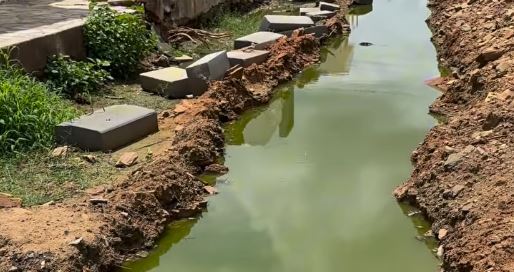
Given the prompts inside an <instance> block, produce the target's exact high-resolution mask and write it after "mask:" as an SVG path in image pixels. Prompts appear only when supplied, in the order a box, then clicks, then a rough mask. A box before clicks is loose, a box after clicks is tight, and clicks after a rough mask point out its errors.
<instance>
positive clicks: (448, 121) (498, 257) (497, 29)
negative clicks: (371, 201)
mask: <svg viewBox="0 0 514 272" xmlns="http://www.w3.org/2000/svg"><path fill="white" fill-rule="evenodd" d="M429 7H430V8H431V10H432V15H431V17H430V18H429V20H428V24H429V26H430V28H431V29H432V32H433V33H434V37H433V41H434V44H435V46H436V48H437V52H438V58H439V61H440V63H441V64H442V65H443V66H444V67H447V68H448V69H449V70H450V71H451V75H450V76H448V77H446V78H443V79H440V80H436V81H433V84H435V85H436V86H437V87H438V88H439V89H441V90H442V92H443V94H442V96H441V97H440V98H439V99H438V100H437V101H436V102H435V103H434V104H433V105H432V106H431V108H430V111H431V112H432V113H435V114H437V115H443V116H445V118H444V120H445V122H444V123H441V124H439V125H438V126H436V127H434V128H433V129H432V130H431V131H430V132H429V133H428V135H427V137H426V138H425V140H424V142H423V143H422V144H421V145H420V146H419V148H418V149H417V150H416V151H414V152H413V154H412V158H411V159H412V162H413V164H414V166H415V169H414V171H413V173H412V176H411V177H410V179H409V180H408V181H407V182H406V183H405V184H404V185H403V186H401V187H399V188H398V189H397V190H396V191H395V196H396V197H397V198H398V199H399V200H401V201H408V202H410V203H412V204H414V205H416V206H418V207H419V208H421V209H422V210H423V211H424V212H425V214H426V215H427V216H428V218H429V219H430V220H431V221H433V226H432V231H433V233H434V234H435V235H436V237H438V238H439V241H440V248H439V250H438V254H439V255H440V256H441V259H442V261H443V265H442V267H443V270H444V271H477V272H478V271H480V272H482V271H514V248H513V244H514V243H513V242H514V240H513V239H514V236H513V235H512V227H513V222H514V221H513V220H514V198H513V197H512V196H513V195H512V192H514V169H513V167H512V165H513V162H514V156H513V154H514V152H513V151H514V141H513V140H514V137H513V136H512V135H514V134H513V132H514V126H513V121H514V112H513V110H512V109H513V105H514V104H513V103H514V102H513V99H514V89H513V87H514V86H513V83H514V80H513V79H514V72H513V70H514V53H513V52H512V49H513V47H514V44H513V42H512V38H513V37H514V28H512V25H513V21H514V18H513V16H514V2H512V1H490V0H477V1H454V0H438V1H436V0H431V1H430V2H429Z"/></svg>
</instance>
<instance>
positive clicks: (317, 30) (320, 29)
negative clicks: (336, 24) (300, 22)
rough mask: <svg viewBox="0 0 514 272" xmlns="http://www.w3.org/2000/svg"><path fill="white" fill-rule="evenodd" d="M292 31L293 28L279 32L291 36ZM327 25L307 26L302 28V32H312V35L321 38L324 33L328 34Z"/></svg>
mask: <svg viewBox="0 0 514 272" xmlns="http://www.w3.org/2000/svg"><path fill="white" fill-rule="evenodd" d="M293 31H294V30H289V31H284V32H281V33H282V34H284V35H286V36H288V37H291V35H292V34H293ZM328 31H329V30H328V27H327V26H324V25H320V26H311V27H307V28H305V29H304V31H303V33H304V34H314V37H316V38H318V39H319V38H322V37H323V36H325V35H328Z"/></svg>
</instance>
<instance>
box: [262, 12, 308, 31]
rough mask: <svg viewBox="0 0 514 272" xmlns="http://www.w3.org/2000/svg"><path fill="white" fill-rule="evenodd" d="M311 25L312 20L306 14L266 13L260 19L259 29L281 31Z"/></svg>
mask: <svg viewBox="0 0 514 272" xmlns="http://www.w3.org/2000/svg"><path fill="white" fill-rule="evenodd" d="M313 25H314V21H312V19H311V18H309V17H307V16H288V15H266V16H264V19H263V20H262V23H261V27H260V30H261V31H273V32H282V31H288V30H295V29H298V28H302V27H309V26H313Z"/></svg>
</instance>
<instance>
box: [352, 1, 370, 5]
mask: <svg viewBox="0 0 514 272" xmlns="http://www.w3.org/2000/svg"><path fill="white" fill-rule="evenodd" d="M371 4H373V0H353V1H352V5H371Z"/></svg>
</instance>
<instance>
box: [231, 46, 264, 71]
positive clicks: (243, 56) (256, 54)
mask: <svg viewBox="0 0 514 272" xmlns="http://www.w3.org/2000/svg"><path fill="white" fill-rule="evenodd" d="M268 55H269V51H265V50H254V49H242V50H234V51H230V52H228V53H227V56H228V60H229V61H230V66H236V65H241V66H242V67H248V66H250V65H252V64H254V63H255V64H261V63H263V62H265V61H266V59H268Z"/></svg>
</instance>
